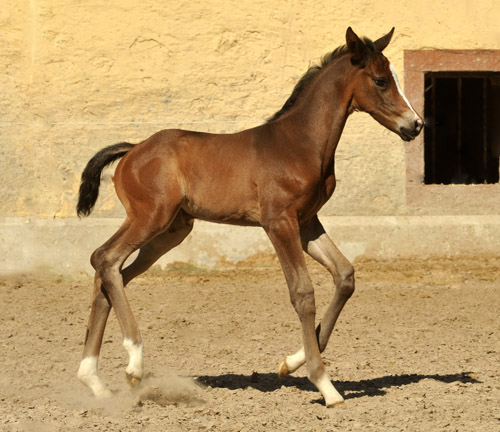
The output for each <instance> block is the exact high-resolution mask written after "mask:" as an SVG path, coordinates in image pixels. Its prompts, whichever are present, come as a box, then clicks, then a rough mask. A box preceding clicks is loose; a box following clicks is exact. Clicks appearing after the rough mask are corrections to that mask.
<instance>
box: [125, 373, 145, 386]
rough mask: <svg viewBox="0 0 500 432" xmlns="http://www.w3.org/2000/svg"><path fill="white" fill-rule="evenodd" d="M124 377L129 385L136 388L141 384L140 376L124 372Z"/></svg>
mask: <svg viewBox="0 0 500 432" xmlns="http://www.w3.org/2000/svg"><path fill="white" fill-rule="evenodd" d="M125 379H126V380H127V383H128V385H129V386H130V387H133V388H137V387H139V385H140V384H141V378H139V377H136V376H133V375H132V374H128V373H126V374H125Z"/></svg>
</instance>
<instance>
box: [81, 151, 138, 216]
mask: <svg viewBox="0 0 500 432" xmlns="http://www.w3.org/2000/svg"><path fill="white" fill-rule="evenodd" d="M133 147H134V144H130V143H126V142H123V143H119V144H114V145H110V146H108V147H105V148H103V149H102V150H100V151H98V152H97V153H96V154H95V155H94V157H93V158H92V159H90V160H89V163H88V164H87V166H86V167H85V169H84V170H83V172H82V182H81V184H80V192H79V194H78V204H77V205H76V213H77V215H78V216H80V217H81V216H88V215H89V214H90V212H91V211H92V209H93V208H94V205H95V203H96V201H97V197H98V195H99V185H100V184H101V173H102V170H103V169H104V167H105V166H106V165H109V164H110V163H112V162H114V161H115V160H117V159H120V158H121V157H123V156H125V154H126V153H127V152H128V151H129V150H130V149H131V148H133Z"/></svg>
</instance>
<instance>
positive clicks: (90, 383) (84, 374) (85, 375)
mask: <svg viewBox="0 0 500 432" xmlns="http://www.w3.org/2000/svg"><path fill="white" fill-rule="evenodd" d="M78 379H79V380H80V381H81V382H82V383H83V384H85V385H86V386H87V387H89V388H90V390H92V393H94V396H95V397H96V398H99V399H101V398H107V397H110V396H111V392H110V391H109V390H108V389H107V388H106V386H105V385H104V384H103V383H102V381H101V379H100V378H99V377H98V375H97V357H95V356H92V357H85V358H84V359H83V360H82V361H81V363H80V368H79V369H78Z"/></svg>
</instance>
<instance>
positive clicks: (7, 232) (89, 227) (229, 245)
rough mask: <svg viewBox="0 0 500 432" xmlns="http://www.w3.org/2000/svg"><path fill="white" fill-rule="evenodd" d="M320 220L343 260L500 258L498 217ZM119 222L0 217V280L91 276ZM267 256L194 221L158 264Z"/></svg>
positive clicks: (259, 245)
mask: <svg viewBox="0 0 500 432" xmlns="http://www.w3.org/2000/svg"><path fill="white" fill-rule="evenodd" d="M321 220H322V222H323V225H324V226H325V228H326V230H327V232H328V233H329V234H330V236H331V237H332V239H333V240H334V241H335V242H336V244H337V246H338V247H339V248H340V250H341V251H342V252H343V253H344V254H345V255H346V256H347V257H348V258H349V259H350V260H354V259H355V258H357V257H362V258H373V259H382V258H383V259H387V258H411V257H418V258H424V257H453V256H460V255H469V256H470V255H492V256H498V255H500V217H498V216H490V215H487V216H326V217H322V218H321ZM121 222H122V219H118V218H97V219H93V218H87V219H82V220H80V219H77V218H68V219H36V218H0V241H1V244H2V249H3V253H2V257H1V259H0V274H9V273H19V272H28V271H32V270H37V269H40V268H43V269H46V270H50V271H53V272H56V273H60V274H68V275H71V274H73V275H76V274H91V273H92V272H93V270H92V268H91V266H90V264H89V257H90V254H91V253H92V251H93V250H94V249H95V248H97V247H98V246H99V245H100V244H102V243H103V242H104V241H105V240H107V239H108V238H109V237H110V236H111V235H112V234H113V233H114V232H115V231H116V229H118V227H119V226H120V224H121ZM271 252H272V247H271V244H270V242H269V240H268V239H267V237H266V235H265V233H264V231H263V230H262V229H260V228H248V227H236V226H228V225H217V224H210V223H207V222H202V221H197V222H196V223H195V229H194V230H193V233H192V234H191V235H190V236H189V237H188V238H187V239H186V240H185V241H184V243H182V244H181V245H180V246H179V247H177V248H176V249H174V250H173V251H171V252H170V253H169V254H167V255H166V256H164V257H163V258H162V259H161V260H160V261H159V264H160V265H161V266H165V265H167V264H169V263H172V262H176V261H181V262H190V263H193V264H196V265H202V266H216V265H217V264H218V263H220V262H237V261H241V260H244V259H246V258H248V257H251V256H253V255H255V254H266V253H271Z"/></svg>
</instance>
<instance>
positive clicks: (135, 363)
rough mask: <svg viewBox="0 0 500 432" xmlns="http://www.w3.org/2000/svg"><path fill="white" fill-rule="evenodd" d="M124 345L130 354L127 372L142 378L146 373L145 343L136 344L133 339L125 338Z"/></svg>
mask: <svg viewBox="0 0 500 432" xmlns="http://www.w3.org/2000/svg"><path fill="white" fill-rule="evenodd" d="M123 347H124V348H125V349H126V350H127V352H128V355H129V362H128V366H127V369H126V370H125V372H126V373H127V374H129V375H132V376H134V377H137V378H142V375H143V373H144V360H143V356H142V348H143V344H142V343H141V344H140V345H137V344H135V343H134V342H133V341H132V340H131V339H124V340H123Z"/></svg>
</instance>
